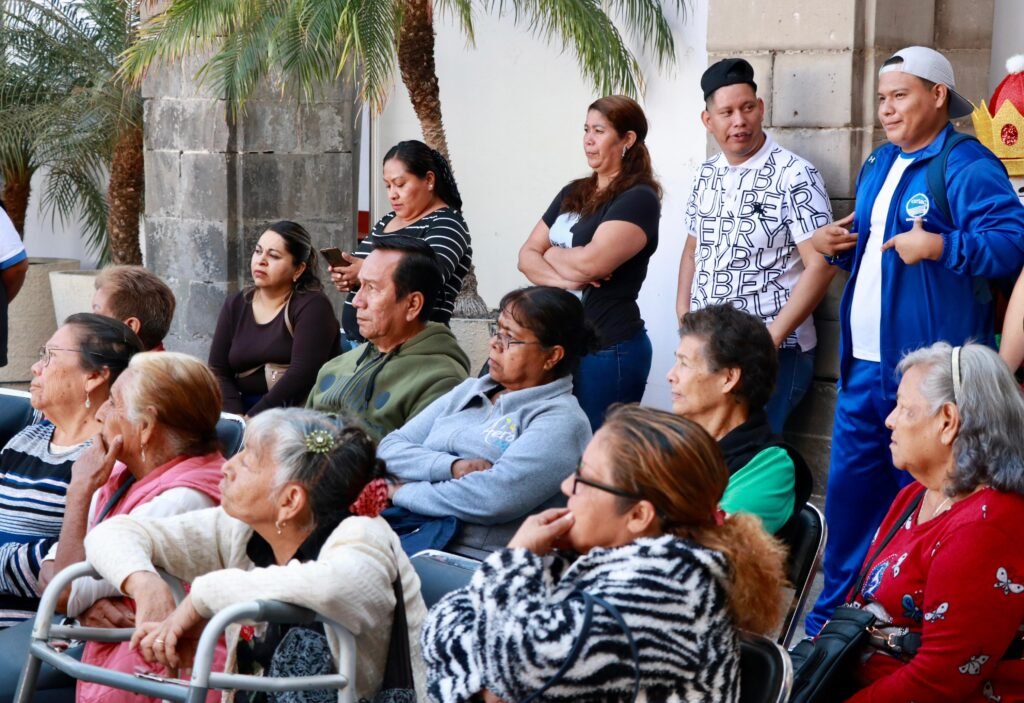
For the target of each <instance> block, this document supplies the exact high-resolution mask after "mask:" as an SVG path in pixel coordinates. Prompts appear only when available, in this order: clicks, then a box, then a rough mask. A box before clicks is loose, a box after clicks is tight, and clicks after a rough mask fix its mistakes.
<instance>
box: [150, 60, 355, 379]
mask: <svg viewBox="0 0 1024 703" xmlns="http://www.w3.org/2000/svg"><path fill="white" fill-rule="evenodd" d="M201 65H202V59H201V58H200V57H190V58H188V59H186V60H184V61H182V62H181V63H180V64H176V65H173V66H168V67H160V68H154V69H153V70H151V71H150V72H149V74H148V75H147V77H146V79H145V80H144V82H143V99H144V104H145V158H146V207H145V215H144V237H145V246H144V251H145V252H146V265H147V266H148V267H149V268H150V269H152V270H153V271H155V272H156V273H158V274H159V275H160V276H162V277H164V278H165V279H166V280H167V282H168V283H169V284H170V286H171V288H172V289H173V290H174V294H175V296H176V297H177V300H178V309H177V314H176V315H175V319H174V323H173V325H172V327H171V331H170V334H169V335H168V339H167V346H168V348H170V349H174V350H178V351H184V352H187V353H190V354H195V355H196V356H199V357H200V358H204V359H205V358H206V356H207V354H208V350H209V344H210V340H211V339H212V336H213V331H214V328H215V326H216V323H217V316H218V314H219V312H220V309H221V306H222V304H223V302H224V300H225V297H226V296H227V295H228V294H229V293H232V292H234V291H237V290H239V289H240V287H242V286H244V285H246V284H247V283H249V282H251V279H250V277H249V257H250V254H251V252H252V248H253V245H254V244H255V242H256V240H257V239H258V238H259V236H260V234H262V232H263V227H264V226H265V225H267V224H269V223H271V222H273V221H276V220H283V219H288V220H294V221H296V222H299V223H301V224H303V225H304V226H306V228H307V229H308V230H309V232H310V234H311V235H312V237H313V242H314V245H316V246H317V247H323V246H338V247H342V248H345V249H351V248H352V247H353V246H354V245H355V232H356V213H355V209H356V203H355V193H356V185H357V180H356V179H357V177H358V154H359V145H358V139H359V134H358V128H357V112H356V110H355V98H356V95H355V91H354V88H353V87H352V86H351V85H350V84H345V83H341V82H339V83H338V84H337V85H334V86H330V87H328V88H325V89H324V90H323V91H322V92H321V94H320V95H319V96H317V98H316V99H315V100H313V101H312V102H308V103H304V104H300V101H299V99H298V98H297V97H296V96H295V95H294V94H292V93H290V92H280V91H273V90H271V89H269V88H267V89H264V90H261V91H259V92H258V93H257V94H256V95H255V96H254V97H253V98H252V99H251V100H250V101H249V102H248V103H247V104H246V110H245V113H244V114H243V115H242V116H241V117H239V118H238V119H237V120H235V119H232V117H231V115H230V114H229V112H228V108H227V103H226V102H225V100H224V99H223V97H222V96H220V95H217V94H215V93H213V92H212V91H211V90H210V89H209V88H206V87H204V86H201V85H199V84H198V83H197V81H196V80H195V75H196V72H197V71H198V69H199V68H200V66H201ZM321 273H323V272H321ZM329 294H331V295H332V299H333V300H334V302H335V307H336V309H337V310H338V311H339V314H340V310H341V306H340V302H341V298H340V297H339V296H337V294H335V293H334V292H333V288H331V289H330V291H329Z"/></svg>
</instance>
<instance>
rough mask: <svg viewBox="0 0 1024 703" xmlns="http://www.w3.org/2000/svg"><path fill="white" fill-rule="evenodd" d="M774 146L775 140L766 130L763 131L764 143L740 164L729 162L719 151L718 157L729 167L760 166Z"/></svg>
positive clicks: (745, 167) (749, 167)
mask: <svg viewBox="0 0 1024 703" xmlns="http://www.w3.org/2000/svg"><path fill="white" fill-rule="evenodd" d="M774 148H775V140H774V139H772V135H770V134H769V133H768V132H765V133H764V144H762V145H761V148H760V149H758V150H757V151H756V152H755V153H754V154H753V155H752V156H750V157H748V158H747V160H746V161H744V162H743V163H740V164H735V165H734V164H730V163H729V160H728V159H726V158H725V154H722V153H719V157H720V158H721V159H722V161H724V162H725V165H726V166H727V167H729V168H737V169H738V168H743V169H751V168H761V167H762V166H764V162H765V161H767V160H768V155H769V154H771V153H772V150H773V149H774Z"/></svg>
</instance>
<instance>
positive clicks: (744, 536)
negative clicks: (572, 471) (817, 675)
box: [602, 405, 786, 633]
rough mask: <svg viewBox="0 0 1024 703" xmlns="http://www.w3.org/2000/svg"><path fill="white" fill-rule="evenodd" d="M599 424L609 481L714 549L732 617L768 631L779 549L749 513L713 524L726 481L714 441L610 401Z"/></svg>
mask: <svg viewBox="0 0 1024 703" xmlns="http://www.w3.org/2000/svg"><path fill="white" fill-rule="evenodd" d="M602 430H603V431H604V432H605V437H606V442H607V444H606V446H607V447H608V451H609V452H610V454H611V463H612V466H613V467H615V468H614V469H613V472H614V481H615V484H616V485H617V486H620V487H621V488H623V489H624V490H626V491H629V492H631V493H636V494H639V495H642V496H644V499H645V500H648V501H650V502H651V503H652V504H653V505H654V507H655V509H656V510H657V512H658V516H659V519H660V520H661V528H662V530H663V531H664V532H666V533H672V534H675V535H677V536H679V537H682V538H684V539H690V540H693V541H694V542H696V543H698V544H700V545H702V546H704V547H707V548H708V549H713V550H715V551H718V552H721V553H722V554H723V555H724V556H725V558H726V560H727V561H728V562H729V568H730V577H731V584H730V588H729V589H728V591H729V610H730V613H731V614H732V617H733V622H734V623H735V624H736V625H737V626H738V627H741V628H743V629H746V630H751V631H753V632H760V633H769V632H771V631H773V630H774V629H775V628H776V627H777V626H778V624H779V622H780V621H781V619H782V600H781V598H780V596H779V591H780V589H781V588H782V586H783V585H784V584H785V583H786V578H785V574H784V571H783V564H784V562H785V558H786V549H785V547H784V546H783V545H782V543H781V542H779V541H778V540H776V539H775V538H774V537H772V536H770V535H769V534H768V533H766V532H765V531H764V528H763V527H762V526H761V521H760V520H758V519H757V518H756V517H753V516H751V515H746V514H743V513H737V514H735V515H732V516H730V517H728V518H727V519H726V520H725V521H724V523H723V524H721V525H719V524H718V521H717V520H716V519H715V516H716V514H717V512H718V503H719V501H720V500H721V499H722V494H723V493H724V492H725V487H726V485H727V484H728V483H729V470H728V469H727V468H726V466H725V460H724V459H723V458H722V452H721V450H720V449H719V448H718V443H717V442H715V440H714V439H713V438H712V437H711V435H709V434H708V433H707V432H705V431H704V429H703V428H702V427H701V426H700V425H698V424H697V423H695V422H692V421H690V420H687V419H686V418H683V417H679V416H678V415H673V414H671V413H667V412H664V411H661V410H654V409H651V408H641V407H640V406H639V405H618V406H614V407H613V408H612V409H611V411H609V413H608V417H607V418H606V419H605V422H604V425H603V426H602Z"/></svg>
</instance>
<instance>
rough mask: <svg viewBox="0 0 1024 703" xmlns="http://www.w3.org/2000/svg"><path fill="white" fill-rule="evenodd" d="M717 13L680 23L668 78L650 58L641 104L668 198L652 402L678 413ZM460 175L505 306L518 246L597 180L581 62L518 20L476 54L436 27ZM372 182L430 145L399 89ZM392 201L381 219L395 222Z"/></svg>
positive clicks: (481, 267) (486, 291)
mask: <svg viewBox="0 0 1024 703" xmlns="http://www.w3.org/2000/svg"><path fill="white" fill-rule="evenodd" d="M707 2H708V0H694V1H693V2H692V3H690V4H689V7H690V8H691V11H690V12H689V13H688V14H687V17H686V19H685V20H683V19H682V18H680V17H677V16H672V17H671V23H672V27H673V31H674V35H675V40H676V47H677V54H678V61H677V63H676V66H675V67H674V68H671V69H669V70H668V71H666V72H665V73H663V74H659V73H657V72H656V71H655V69H654V68H653V67H652V66H651V65H650V62H649V61H647V60H646V59H645V57H641V62H642V63H644V65H645V72H646V75H647V77H648V85H647V93H646V96H645V99H644V100H643V101H642V103H643V105H644V109H645V111H646V113H647V117H648V121H649V122H650V131H649V135H648V139H647V141H648V147H649V148H650V151H651V154H652V157H653V159H654V166H655V170H656V171H657V174H658V177H659V178H660V179H661V182H662V185H663V186H664V188H665V199H664V202H663V205H662V220H661V229H660V245H659V247H658V251H657V252H656V253H655V255H654V256H653V257H652V259H651V264H650V271H649V272H648V276H647V281H646V283H645V285H644V288H643V290H642V291H641V295H640V307H641V310H642V312H643V315H644V319H645V320H646V321H647V328H648V330H649V332H650V335H651V339H652V342H653V344H654V363H653V365H652V368H651V379H650V382H649V384H648V389H647V394H646V396H645V402H647V403H649V404H652V405H655V406H658V407H665V408H667V407H668V405H669V394H668V390H667V387H666V383H665V380H664V377H665V373H666V371H667V370H668V367H669V366H670V365H671V360H672V352H673V350H674V349H675V346H676V326H677V324H676V321H675V311H674V310H675V291H676V277H677V271H678V265H679V256H680V253H681V251H682V244H683V236H684V233H683V231H682V214H683V209H684V207H685V205H686V194H687V192H688V190H689V186H690V179H691V176H692V173H693V172H694V171H695V169H696V167H697V165H698V164H699V163H700V162H701V161H703V159H704V154H705V145H706V139H705V132H704V128H703V126H702V125H701V123H700V111H701V109H702V107H703V102H702V100H701V93H700V88H699V81H700V74H701V73H702V72H703V70H704V68H705V67H706V64H707ZM435 23H436V27H437V73H438V76H439V77H440V84H441V104H442V108H443V110H444V119H445V128H446V131H447V135H448V144H449V150H450V153H451V156H452V166H453V169H454V171H455V175H456V178H457V179H458V182H459V188H460V190H461V191H462V196H463V200H464V202H465V208H464V209H465V216H466V220H467V222H468V224H469V227H470V231H471V233H472V236H473V250H474V261H475V262H476V268H477V276H478V278H479V282H480V294H481V295H482V296H483V298H484V300H485V301H486V302H487V304H488V305H490V306H496V305H497V303H498V300H499V299H500V298H501V296H502V295H503V294H504V293H505V292H507V291H508V290H510V289H512V288H515V287H518V286H522V285H526V284H527V283H528V281H527V280H526V278H525V277H524V276H523V275H522V274H520V273H519V271H518V270H517V269H516V258H517V254H518V251H519V247H520V246H521V245H522V243H523V241H525V239H526V237H527V235H528V234H529V233H530V230H531V229H532V228H533V226H534V225H535V224H536V223H537V220H539V219H540V216H541V214H543V212H544V210H545V209H546V208H547V206H548V205H549V204H550V202H551V200H552V198H554V196H555V194H556V193H557V192H558V190H559V189H560V188H561V187H562V186H563V185H565V183H567V182H568V181H569V180H571V179H573V178H577V177H579V176H581V175H585V174H586V173H587V165H586V161H585V159H584V157H583V150H582V135H583V122H584V118H585V113H586V106H587V105H588V104H589V103H590V102H591V101H593V100H594V98H595V97H597V96H596V95H595V93H594V91H593V89H592V88H591V87H590V86H589V85H588V84H587V83H586V82H585V81H584V80H583V78H582V77H581V76H580V74H579V71H578V69H577V67H576V60H575V58H574V57H573V56H571V55H569V54H562V53H560V52H559V51H558V50H556V49H555V48H552V47H550V46H547V45H546V44H545V43H544V42H543V41H541V40H538V39H535V38H533V37H532V36H531V35H530V34H529V33H528V32H526V31H525V30H523V29H520V28H517V27H515V26H514V25H513V24H512V21H511V19H510V18H504V19H498V18H496V17H493V16H488V15H482V14H479V13H478V14H477V16H476V48H475V49H474V48H472V47H467V46H466V42H465V40H464V38H463V36H462V35H461V33H460V32H459V30H458V29H457V27H456V26H455V25H454V24H453V23H452V22H451V20H450V18H446V17H439V18H436V19H435ZM376 135H377V139H376V141H375V144H374V147H375V148H374V152H375V153H374V154H372V155H371V161H372V169H373V171H372V173H373V175H372V177H373V178H377V179H379V178H380V158H381V156H382V155H383V153H384V151H386V150H387V148H388V147H390V146H391V145H392V144H394V143H395V142H397V141H400V140H402V139H409V138H417V139H418V138H421V136H420V130H419V125H418V122H417V121H416V118H415V116H414V114H413V112H412V108H411V106H410V104H409V100H408V97H407V95H406V93H405V90H404V87H403V86H402V85H401V84H400V83H399V84H398V85H396V88H395V91H394V93H393V95H392V99H391V101H390V103H389V105H388V108H387V109H386V110H385V112H384V114H383V115H381V116H380V117H379V118H377V121H376ZM382 198H383V196H382V195H381V196H380V197H378V198H377V200H376V202H375V203H374V209H373V216H374V217H379V216H380V215H381V214H383V213H384V212H386V211H387V210H386V202H385V201H384V200H383V199H382Z"/></svg>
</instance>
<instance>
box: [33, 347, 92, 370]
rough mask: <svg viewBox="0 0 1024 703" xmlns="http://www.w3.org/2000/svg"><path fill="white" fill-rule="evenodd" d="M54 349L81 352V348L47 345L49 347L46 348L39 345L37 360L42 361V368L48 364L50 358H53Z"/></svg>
mask: <svg viewBox="0 0 1024 703" xmlns="http://www.w3.org/2000/svg"><path fill="white" fill-rule="evenodd" d="M55 351H72V352H81V351H82V350H81V349H68V348H66V347H49V348H47V347H46V346H42V347H39V360H40V361H41V362H43V368H44V369H45V368H46V367H47V366H49V365H50V359H52V358H53V353H54V352H55Z"/></svg>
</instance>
